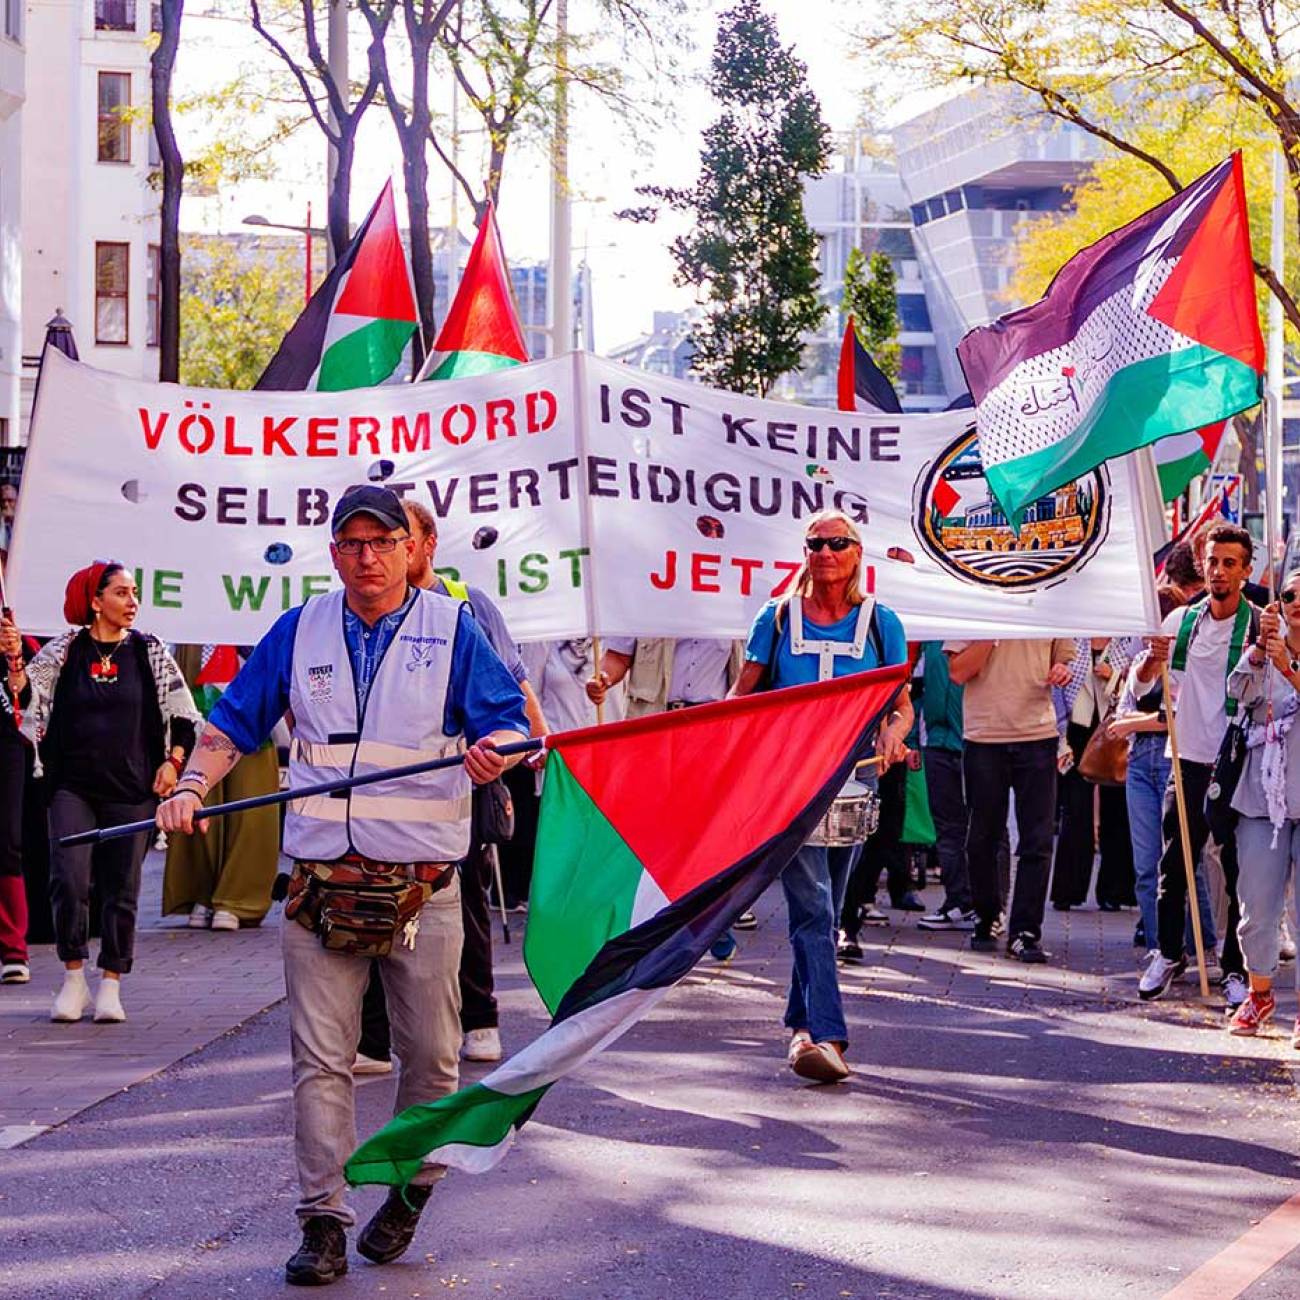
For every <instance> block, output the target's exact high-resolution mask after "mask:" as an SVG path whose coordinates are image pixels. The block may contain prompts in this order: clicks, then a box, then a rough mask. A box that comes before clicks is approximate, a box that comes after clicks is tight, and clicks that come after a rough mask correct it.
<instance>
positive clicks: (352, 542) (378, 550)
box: [334, 533, 410, 557]
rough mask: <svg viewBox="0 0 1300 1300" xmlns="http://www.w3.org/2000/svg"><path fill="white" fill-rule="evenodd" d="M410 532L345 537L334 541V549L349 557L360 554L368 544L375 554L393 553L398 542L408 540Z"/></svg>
mask: <svg viewBox="0 0 1300 1300" xmlns="http://www.w3.org/2000/svg"><path fill="white" fill-rule="evenodd" d="M408 536H410V534H409V533H403V534H402V535H401V537H345V538H344V539H343V540H342V541H341V542H335V543H334V549H335V550H336V551H338V553H339V554H340V555H347V556H349V557H352V556H357V555H360V554H361V552H362V551H363V550H365V548H366V547H367V546H368V547H370V551H371V554H373V555H392V553H393V552H394V551H395V550H396V549H397V543H398V542H404V541H406V539H407V537H408Z"/></svg>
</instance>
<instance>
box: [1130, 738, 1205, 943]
mask: <svg viewBox="0 0 1300 1300" xmlns="http://www.w3.org/2000/svg"><path fill="white" fill-rule="evenodd" d="M1167 739H1168V737H1167V736H1166V735H1165V733H1164V732H1163V731H1146V732H1141V731H1140V732H1138V733H1137V735H1135V736H1134V737H1133V748H1132V749H1131V750H1130V751H1129V756H1128V779H1127V781H1126V782H1125V783H1124V795H1125V798H1126V800H1127V802H1128V830H1129V838H1130V839H1131V840H1132V841H1133V872H1134V892H1135V893H1136V894H1137V900H1138V911H1139V913H1140V915H1141V917H1142V934H1143V937H1144V938H1145V939H1146V946H1147V947H1148V948H1154V947H1156V944H1157V935H1158V923H1157V920H1156V889H1157V886H1158V883H1159V877H1160V854H1161V853H1162V852H1163V850H1164V833H1163V831H1162V830H1161V819H1162V817H1163V808H1164V799H1165V790H1166V789H1167V787H1168V785H1169V779H1170V776H1171V775H1172V773H1173V760H1172V759H1170V758H1168V757H1167V756H1166V755H1165V744H1166V741H1167ZM1196 898H1197V902H1198V904H1199V906H1200V909H1201V936H1202V938H1203V939H1204V941H1205V946H1206V948H1207V949H1211V948H1213V947H1214V945H1215V944H1216V943H1217V942H1218V936H1217V935H1216V934H1215V932H1214V909H1213V908H1212V907H1211V906H1210V891H1209V886H1208V885H1207V884H1206V881H1205V875H1204V873H1203V872H1198V873H1197V876H1196ZM1186 939H1187V948H1188V950H1189V951H1191V949H1192V948H1193V947H1194V943H1193V939H1192V923H1191V918H1190V917H1189V918H1188V921H1187V933H1186Z"/></svg>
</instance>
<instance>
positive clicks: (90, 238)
mask: <svg viewBox="0 0 1300 1300" xmlns="http://www.w3.org/2000/svg"><path fill="white" fill-rule="evenodd" d="M155 22H156V17H155V14H154V6H153V5H151V3H150V0H28V6H27V32H26V47H27V54H28V58H27V105H26V108H25V110H24V112H23V114H22V135H23V141H22V143H23V170H24V176H23V185H22V232H23V233H22V350H23V353H24V354H25V355H26V357H27V358H28V362H29V364H28V367H27V370H26V375H25V379H26V383H25V384H24V388H25V389H30V387H31V385H32V382H33V381H34V378H35V369H34V364H33V363H34V360H35V358H36V357H38V356H39V354H40V350H41V343H42V341H43V339H44V337H45V325H46V322H47V321H49V320H50V318H51V317H52V316H53V315H54V314H55V312H56V311H58V310H60V309H61V310H62V311H63V314H64V315H65V316H66V317H67V318H68V320H69V321H70V322H71V323H72V328H73V333H74V336H75V338H76V341H77V349H78V351H79V353H80V355H81V359H82V360H83V361H86V362H88V363H89V364H90V365H93V366H99V367H101V368H103V369H105V370H115V371H118V372H119V373H121V374H126V375H134V376H138V377H140V378H148V379H156V378H157V376H158V274H157V272H158V239H159V233H158V231H159V221H158V193H157V192H156V191H155V190H154V189H152V188H151V187H150V185H149V173H150V172H151V171H152V170H154V168H155V167H156V165H157V164H156V157H157V155H156V151H155V145H154V138H153V130H152V128H151V126H150V124H149V101H150V90H149V49H148V45H147V41H148V38H149V33H150V29H151V26H153V25H154V24H155ZM24 397H25V405H29V404H30V400H31V395H30V392H25V393H24Z"/></svg>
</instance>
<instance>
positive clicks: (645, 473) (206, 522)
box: [9, 354, 1158, 644]
mask: <svg viewBox="0 0 1300 1300" xmlns="http://www.w3.org/2000/svg"><path fill="white" fill-rule="evenodd" d="M46 364H47V370H46V372H45V375H44V377H43V379H42V383H41V394H40V400H39V404H38V410H37V412H36V415H35V418H34V423H33V430H32V436H31V448H30V452H29V455H28V459H27V464H26V469H25V474H24V482H23V490H22V495H21V499H20V504H19V513H18V521H17V532H16V536H15V539H14V546H13V557H12V561H11V566H10V574H9V577H10V588H11V590H10V599H11V601H12V602H13V604H14V605H15V607H16V609H17V612H18V617H19V621H20V623H21V624H22V625H23V626H24V627H25V628H26V629H28V630H30V631H33V632H38V633H47V632H53V631H56V630H58V629H60V628H61V627H62V626H63V620H62V614H61V610H62V602H63V588H64V584H65V583H66V581H67V578H68V576H69V575H70V574H71V573H72V572H73V571H74V570H76V569H78V568H81V567H82V566H83V565H85V564H87V563H89V562H90V561H91V560H92V559H96V558H99V559H107V558H113V559H118V560H121V561H122V562H123V563H125V564H127V565H128V566H130V567H134V568H136V569H138V570H139V574H140V586H141V598H142V603H143V606H144V608H143V610H142V612H141V616H140V620H139V621H140V625H141V626H142V627H145V628H148V629H149V630H151V631H154V632H157V633H158V634H159V635H160V636H163V637H165V638H167V639H170V640H176V641H189V642H204V641H214V642H234V643H236V644H245V643H248V642H251V641H254V640H256V639H257V637H258V636H260V635H261V633H262V632H264V631H265V630H266V628H267V627H269V626H270V624H271V623H272V622H273V621H274V619H275V618H276V617H277V616H278V615H279V614H280V613H281V612H282V611H283V610H284V609H287V608H289V607H290V606H292V605H295V604H298V603H300V602H301V601H302V600H303V599H304V598H305V597H306V596H307V595H310V594H312V593H313V592H316V591H323V590H327V589H328V588H329V587H330V586H331V585H333V583H334V581H335V579H334V576H333V572H332V566H331V564H330V560H329V555H328V542H329V528H328V521H329V515H330V511H331V509H332V508H333V504H334V502H335V501H336V500H337V498H338V496H339V494H340V493H341V492H342V491H343V490H344V489H345V488H346V487H347V486H349V485H350V484H352V483H357V482H365V481H382V482H386V483H388V484H389V485H391V486H393V487H394V488H395V489H397V490H398V491H399V492H400V493H402V494H403V495H405V496H406V497H407V498H408V499H411V500H417V501H420V502H423V503H424V504H425V505H427V506H428V507H429V508H430V510H432V511H433V513H434V515H435V516H436V517H437V519H438V521H439V522H438V532H439V544H438V556H437V559H436V561H435V563H436V565H437V566H438V567H439V568H443V569H447V570H451V571H454V572H455V573H456V574H457V575H458V576H459V577H461V578H462V579H463V580H465V581H468V582H471V583H474V584H476V585H478V586H481V587H483V588H484V589H485V590H486V591H487V592H488V594H489V595H491V596H492V597H493V598H494V599H496V600H497V601H498V603H499V604H500V605H501V607H502V610H503V612H504V613H505V615H506V618H507V621H508V622H509V624H510V627H511V631H512V632H513V634H514V635H515V636H516V637H517V638H518V639H519V640H537V639H543V638H550V637H570V636H581V635H586V634H590V633H597V634H600V635H641V636H675V635H683V636H690V635H695V636H701V635H707V636H741V635H743V634H744V633H745V631H746V630H747V629H748V627H749V624H750V621H751V620H752V618H753V615H754V613H755V612H756V610H757V609H758V607H759V606H760V605H761V604H762V602H763V601H764V600H766V599H768V598H769V597H770V595H771V594H772V591H773V589H774V588H779V587H780V585H781V584H782V583H783V582H784V581H786V580H788V578H789V577H790V575H791V574H792V573H793V572H794V570H795V568H796V567H797V565H798V562H799V558H800V551H801V539H802V536H803V528H804V523H805V521H806V520H807V518H808V516H809V515H811V514H812V513H813V512H814V511H815V510H817V509H819V508H821V507H822V506H823V505H826V506H832V505H835V506H840V507H842V508H843V509H845V510H846V511H848V513H849V514H851V515H853V516H854V517H855V518H857V519H858V520H860V521H861V523H862V527H863V531H864V535H865V538H866V547H865V563H866V579H867V582H868V585H869V586H870V588H871V590H872V591H873V592H874V593H875V595H876V596H877V597H878V598H879V599H880V600H882V601H883V602H884V603H886V604H888V605H890V606H892V607H893V608H894V609H896V610H897V611H898V612H899V614H900V615H901V616H902V617H903V620H904V623H905V625H906V627H907V630H908V634H909V635H910V636H911V637H913V638H916V639H921V638H929V637H942V636H949V635H952V636H958V635H960V636H971V637H1030V636H1043V635H1049V634H1058V635H1065V636H1068V635H1085V634H1089V633H1092V634H1118V633H1129V632H1142V631H1149V630H1151V629H1152V628H1154V627H1155V625H1156V623H1157V621H1158V620H1157V615H1156V604H1155V594H1154V585H1153V578H1152V565H1151V554H1150V547H1149V544H1148V542H1147V540H1146V539H1147V536H1148V521H1147V520H1146V518H1145V514H1144V510H1143V504H1142V503H1143V493H1142V491H1141V490H1140V489H1141V486H1142V483H1141V478H1140V473H1141V468H1140V466H1139V464H1138V463H1137V461H1136V459H1135V458H1130V459H1129V460H1125V461H1119V462H1113V463H1112V464H1111V465H1110V466H1109V467H1103V468H1102V469H1101V470H1098V471H1096V472H1094V473H1092V474H1090V475H1088V476H1087V478H1085V479H1081V480H1079V482H1078V483H1076V484H1073V485H1071V486H1069V487H1067V488H1062V489H1060V490H1059V491H1057V492H1056V493H1053V494H1052V496H1051V497H1050V498H1045V499H1044V500H1043V501H1040V502H1037V503H1035V504H1034V505H1033V506H1032V507H1031V508H1030V510H1029V512H1028V514H1027V516H1026V519H1025V522H1024V523H1023V525H1022V527H1021V531H1020V534H1019V536H1018V537H1017V536H1016V535H1015V534H1013V533H1012V531H1011V529H1010V528H1009V527H1008V526H1007V524H1006V521H1005V519H1004V518H1003V516H1002V515H1001V513H1000V512H999V510H998V508H997V506H996V504H995V503H993V502H991V501H990V500H989V496H988V490H987V486H986V484H985V482H984V478H983V470H982V468H981V465H980V462H979V455H978V445H977V444H976V443H975V440H974V432H973V420H972V418H971V413H970V412H954V413H951V414H944V415H934V416H878V415H866V414H862V413H843V412H837V411H829V410H822V409H814V408H809V407H800V406H793V405H789V404H786V403H780V402H768V401H759V400H757V399H753V398H748V397H740V396H736V395H734V394H729V393H723V392H717V391H714V390H711V389H708V388H705V387H703V386H701V385H696V384H686V383H680V382H677V381H674V380H668V379H663V378H660V377H658V376H654V375H650V374H647V373H645V372H642V371H633V370H629V369H628V368H627V367H625V366H620V365H616V364H614V363H610V362H605V361H601V360H598V359H597V358H594V357H590V356H587V355H585V354H573V355H570V356H567V357H560V358H557V359H555V360H552V361H544V362H536V363H533V364H531V365H528V366H520V367H517V368H514V369H510V370H505V371H500V372H497V373H496V374H492V375H483V376H477V377H475V378H472V379H465V380H458V381H454V382H448V383H431V384H417V385H391V386H384V387H381V388H374V389H359V390H355V391H352V392H342V393H283V392H277V393H262V392H253V393H231V392H222V391H217V390H211V389H191V388H180V387H176V386H174V385H162V384H148V383H143V382H140V381H136V380H129V379H124V378H121V377H119V376H115V375H109V374H105V373H103V372H101V371H96V370H93V369H90V368H89V367H86V366H82V365H78V364H76V363H73V362H70V361H68V360H66V359H65V358H64V357H62V356H61V355H53V354H51V356H50V357H49V358H48V360H47V363H46ZM1148 472H1149V467H1148Z"/></svg>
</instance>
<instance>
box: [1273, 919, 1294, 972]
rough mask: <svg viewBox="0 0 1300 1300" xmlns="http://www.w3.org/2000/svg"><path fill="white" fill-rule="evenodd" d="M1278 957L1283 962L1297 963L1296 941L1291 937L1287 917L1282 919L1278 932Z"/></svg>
mask: <svg viewBox="0 0 1300 1300" xmlns="http://www.w3.org/2000/svg"><path fill="white" fill-rule="evenodd" d="M1277 955H1278V958H1279V960H1281V961H1295V940H1294V939H1293V938H1292V937H1291V927H1290V926H1289V925H1288V924H1287V921H1286V917H1285V916H1284V917H1283V918H1282V925H1281V928H1280V930H1279V932H1278V937H1277Z"/></svg>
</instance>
